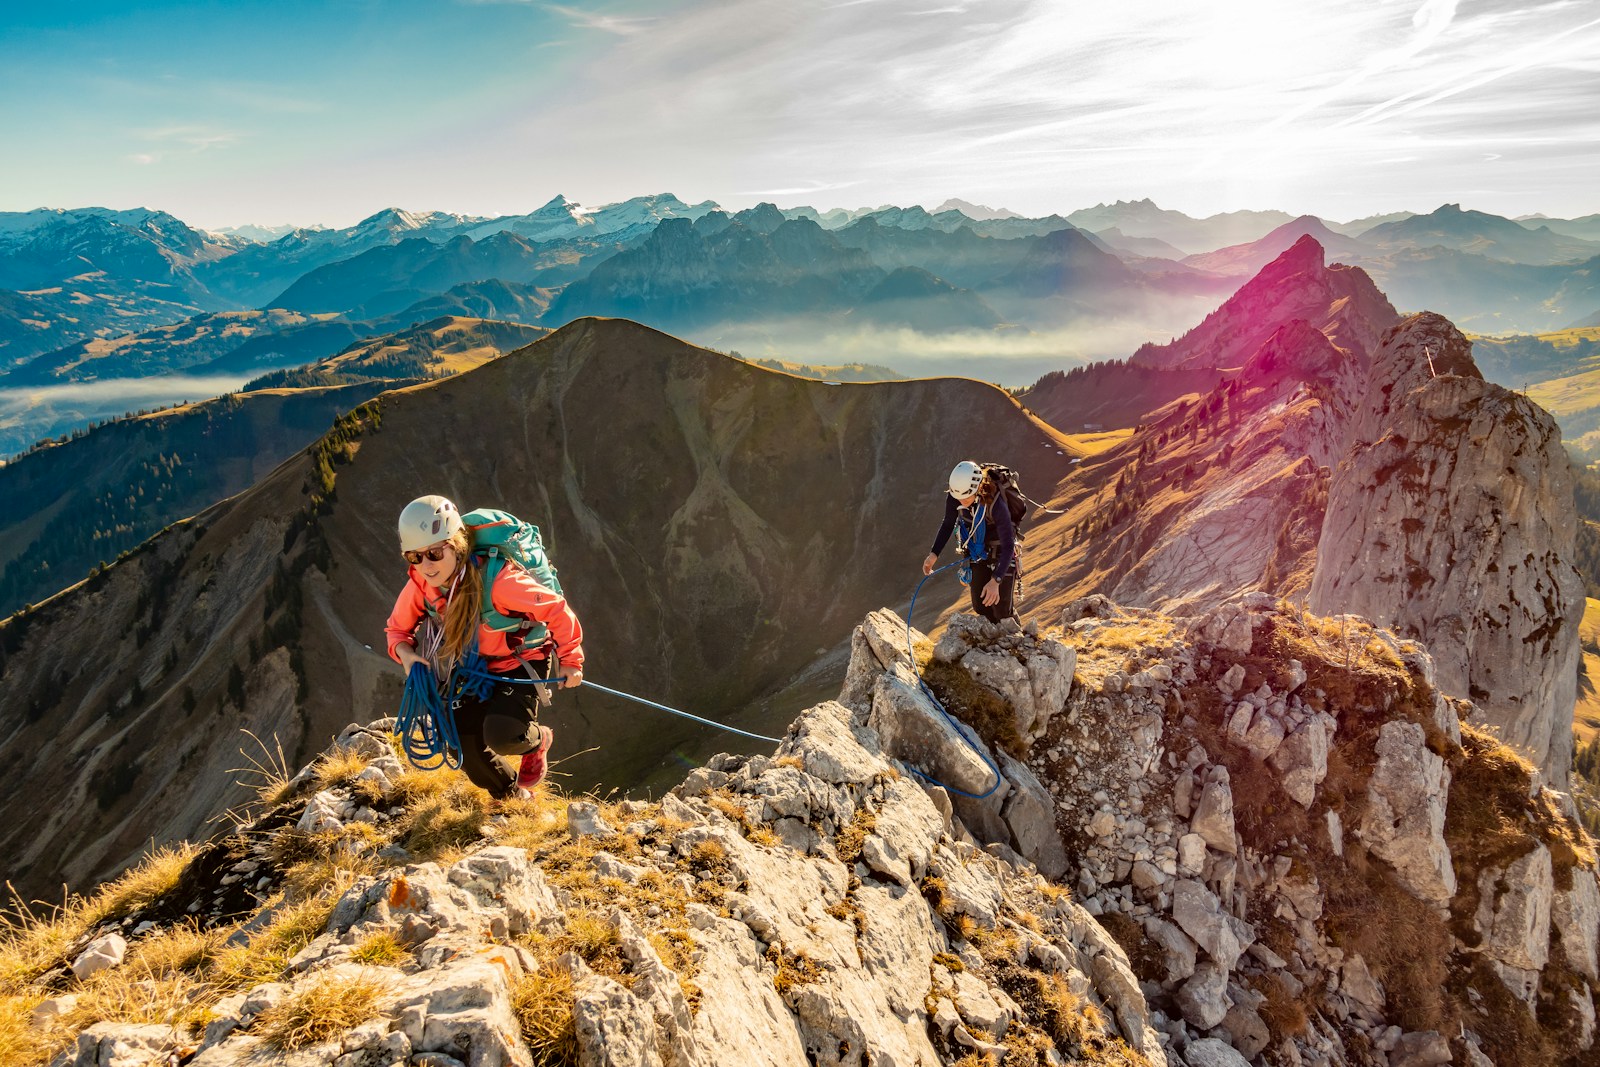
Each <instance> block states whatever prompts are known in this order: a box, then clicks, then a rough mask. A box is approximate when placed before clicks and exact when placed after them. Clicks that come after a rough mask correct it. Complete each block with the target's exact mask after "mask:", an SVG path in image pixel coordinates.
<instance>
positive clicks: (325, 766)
mask: <svg viewBox="0 0 1600 1067" xmlns="http://www.w3.org/2000/svg"><path fill="white" fill-rule="evenodd" d="M371 762H372V760H371V759H370V758H369V757H367V756H366V755H363V754H362V753H360V752H357V751H356V750H355V749H353V748H333V749H329V750H328V751H327V752H324V753H323V754H322V756H321V758H320V759H318V760H317V762H316V764H315V775H316V777H314V778H312V780H311V784H312V788H313V789H314V790H315V791H317V792H321V791H323V790H324V789H333V788H335V787H337V786H342V785H349V784H350V783H351V782H353V781H355V780H356V775H358V774H360V773H361V772H362V771H364V770H366V769H367V766H368V765H369V764H370V763H371Z"/></svg>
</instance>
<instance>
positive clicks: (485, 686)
mask: <svg viewBox="0 0 1600 1067" xmlns="http://www.w3.org/2000/svg"><path fill="white" fill-rule="evenodd" d="M454 674H455V675H460V676H461V677H462V678H463V679H464V680H463V681H462V682H461V683H460V686H461V688H460V692H462V693H465V694H467V695H472V694H474V693H477V692H481V693H482V695H481V696H478V697H477V699H479V700H482V699H483V697H484V696H487V695H488V691H489V689H490V688H492V687H493V686H494V684H495V683H496V682H509V683H510V684H512V685H560V684H561V682H562V679H560V678H512V677H509V676H507V675H504V674H492V673H490V671H489V669H488V667H487V666H486V665H485V664H484V663H483V660H482V657H481V656H480V657H479V658H478V660H477V662H475V663H474V662H470V661H469V660H467V659H464V660H463V661H462V664H461V665H460V666H458V667H457V668H456V669H455V672H454ZM583 684H584V687H585V688H590V689H598V690H599V691H600V692H602V693H610V694H611V695H612V696H614V697H622V698H623V699H624V700H631V701H633V702H634V703H636V704H643V705H644V706H645V707H647V708H655V709H656V710H657V711H664V712H666V713H667V714H669V715H676V716H678V717H679V718H682V719H688V720H690V721H691V722H698V723H702V724H704V725H706V726H714V727H716V728H717V729H718V730H725V731H727V732H728V733H730V734H738V735H740V736H741V737H748V738H751V739H753V740H756V741H771V742H772V743H773V744H775V745H776V744H781V743H782V742H783V738H781V737H768V736H767V735H766V734H753V733H751V732H750V731H748V730H741V729H739V728H738V727H736V726H729V725H728V724H726V723H721V722H717V721H716V720H714V719H703V718H701V717H700V716H698V715H691V714H689V713H688V712H687V711H680V710H678V709H677V708H669V707H667V705H665V704H657V703H656V702H655V701H654V700H646V699H645V698H644V697H636V696H634V695H633V694H632V693H624V692H622V691H621V690H620V689H611V688H608V687H606V686H603V685H601V684H600V683H598V682H591V681H589V679H587V678H585V679H584V680H583ZM469 687H470V688H469Z"/></svg>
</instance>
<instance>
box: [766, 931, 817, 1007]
mask: <svg viewBox="0 0 1600 1067" xmlns="http://www.w3.org/2000/svg"><path fill="white" fill-rule="evenodd" d="M767 962H768V963H770V964H772V966H773V967H774V968H776V970H774V972H773V975H772V988H774V989H776V990H777V991H778V996H780V997H783V996H788V994H789V991H790V990H792V989H795V988H797V987H799V986H803V985H811V984H812V983H814V982H817V981H819V980H820V979H821V978H822V975H823V973H824V971H823V966H822V964H821V963H819V962H817V961H816V960H815V959H813V958H812V957H811V956H810V955H809V954H807V952H806V950H805V949H796V950H794V951H793V952H791V951H789V950H788V949H786V948H784V947H783V946H782V945H781V944H779V943H778V942H773V943H772V944H770V945H768V946H767Z"/></svg>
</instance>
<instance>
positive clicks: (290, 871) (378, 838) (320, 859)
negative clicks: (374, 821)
mask: <svg viewBox="0 0 1600 1067" xmlns="http://www.w3.org/2000/svg"><path fill="white" fill-rule="evenodd" d="M280 836H281V837H283V838H286V839H287V838H290V837H292V835H291V834H289V833H285V834H284V835H280ZM384 843H385V842H384V838H383V837H382V835H381V834H379V832H378V831H377V830H376V829H375V828H374V827H373V826H372V825H371V824H369V823H347V824H345V825H344V826H341V827H340V828H339V829H337V830H326V831H320V832H318V833H316V834H313V835H306V836H302V837H301V838H300V839H299V846H300V848H301V849H302V853H301V854H302V856H303V858H298V859H296V860H295V861H294V862H292V863H290V864H288V866H287V867H286V868H285V870H284V872H283V878H282V881H281V882H280V888H281V889H282V890H283V892H284V894H285V895H286V896H287V897H288V898H289V899H290V900H305V899H307V898H310V897H314V896H317V895H318V894H320V893H321V892H322V891H323V890H324V889H325V888H326V887H327V886H330V885H336V884H337V885H344V886H348V885H350V883H351V882H353V881H354V880H355V879H356V878H357V877H359V876H361V875H364V874H372V873H374V872H376V871H377V869H378V861H377V858H376V855H375V853H376V851H377V850H378V849H379V848H381V847H382V846H383V844H384Z"/></svg>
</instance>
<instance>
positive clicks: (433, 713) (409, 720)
mask: <svg viewBox="0 0 1600 1067" xmlns="http://www.w3.org/2000/svg"><path fill="white" fill-rule="evenodd" d="M394 733H395V736H396V737H398V738H400V747H401V750H402V751H403V752H404V753H405V756H406V759H407V760H408V761H409V762H410V763H411V765H412V766H413V767H415V768H417V769H418V770H420V771H432V770H437V769H438V768H440V767H452V768H459V767H460V766H461V739H460V738H459V737H457V736H456V717H455V715H454V714H452V713H451V711H450V704H449V702H448V701H446V700H445V698H444V694H443V693H442V692H440V690H439V683H438V680H437V679H435V678H434V676H433V670H432V668H430V667H429V666H428V665H427V664H426V663H413V664H412V665H411V670H409V671H407V672H406V690H405V693H404V694H403V695H402V696H401V697H400V712H399V714H398V715H396V716H395V724H394Z"/></svg>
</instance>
